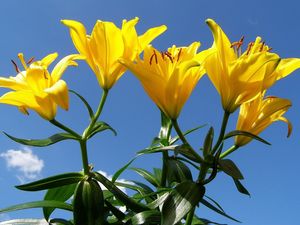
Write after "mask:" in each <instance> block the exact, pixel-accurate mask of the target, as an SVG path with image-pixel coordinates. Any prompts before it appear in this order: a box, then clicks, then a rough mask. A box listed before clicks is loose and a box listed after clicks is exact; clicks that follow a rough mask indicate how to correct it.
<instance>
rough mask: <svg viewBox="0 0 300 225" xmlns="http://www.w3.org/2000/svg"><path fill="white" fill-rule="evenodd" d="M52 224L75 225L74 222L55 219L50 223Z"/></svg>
mask: <svg viewBox="0 0 300 225" xmlns="http://www.w3.org/2000/svg"><path fill="white" fill-rule="evenodd" d="M49 223H50V224H53V225H54V224H55V225H73V223H72V222H70V221H68V220H64V219H60V218H54V219H51V220H50V221H49Z"/></svg>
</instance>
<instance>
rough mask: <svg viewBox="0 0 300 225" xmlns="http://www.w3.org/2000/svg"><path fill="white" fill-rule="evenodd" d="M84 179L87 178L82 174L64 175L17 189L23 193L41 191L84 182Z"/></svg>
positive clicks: (20, 186)
mask: <svg viewBox="0 0 300 225" xmlns="http://www.w3.org/2000/svg"><path fill="white" fill-rule="evenodd" d="M84 177H85V176H84V175H83V174H82V173H64V174H59V175H56V176H52V177H48V178H45V179H42V180H38V181H34V182H31V183H28V184H23V185H19V186H16V188H18V189H20V190H23V191H40V190H46V189H50V188H57V187H62V186H64V185H69V184H74V183H78V182H79V181H81V180H83V179H84Z"/></svg>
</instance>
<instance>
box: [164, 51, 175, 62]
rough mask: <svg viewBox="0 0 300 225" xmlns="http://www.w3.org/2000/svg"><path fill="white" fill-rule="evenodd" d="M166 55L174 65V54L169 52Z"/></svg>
mask: <svg viewBox="0 0 300 225" xmlns="http://www.w3.org/2000/svg"><path fill="white" fill-rule="evenodd" d="M165 55H166V56H167V57H168V58H169V59H170V61H171V62H172V63H173V58H172V54H171V53H170V52H168V51H166V52H165Z"/></svg>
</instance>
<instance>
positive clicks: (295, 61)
mask: <svg viewBox="0 0 300 225" xmlns="http://www.w3.org/2000/svg"><path fill="white" fill-rule="evenodd" d="M299 68H300V59H299V58H287V59H281V61H280V63H279V65H278V67H277V69H276V71H275V72H276V74H277V80H279V79H281V78H284V77H286V76H287V75H289V74H290V73H292V72H294V71H295V70H297V69H299Z"/></svg>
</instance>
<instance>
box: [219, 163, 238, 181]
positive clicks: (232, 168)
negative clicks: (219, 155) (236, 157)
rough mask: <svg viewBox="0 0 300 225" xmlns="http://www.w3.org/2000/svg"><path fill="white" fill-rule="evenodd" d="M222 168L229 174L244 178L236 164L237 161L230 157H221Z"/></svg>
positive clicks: (236, 177)
mask: <svg viewBox="0 0 300 225" xmlns="http://www.w3.org/2000/svg"><path fill="white" fill-rule="evenodd" d="M219 165H220V168H221V169H222V170H223V171H224V172H225V173H226V174H228V175H229V176H231V177H233V178H235V179H238V180H242V179H244V177H243V174H242V173H241V171H240V170H239V168H238V167H237V166H236V165H235V163H234V162H233V161H232V160H230V159H221V160H219Z"/></svg>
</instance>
